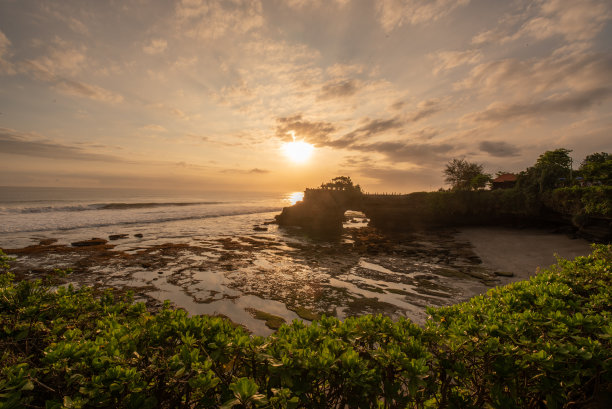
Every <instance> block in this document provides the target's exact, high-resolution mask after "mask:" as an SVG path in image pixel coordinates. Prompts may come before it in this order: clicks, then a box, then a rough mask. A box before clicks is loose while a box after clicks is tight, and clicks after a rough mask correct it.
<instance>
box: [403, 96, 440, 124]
mask: <svg viewBox="0 0 612 409" xmlns="http://www.w3.org/2000/svg"><path fill="white" fill-rule="evenodd" d="M441 110H442V104H441V101H440V99H438V98H431V99H427V100H425V101H421V102H419V103H418V104H417V109H416V111H414V112H411V113H410V114H408V115H407V117H406V121H407V122H417V121H420V120H421V119H425V118H427V117H430V116H432V115H433V114H435V113H437V112H440V111H441Z"/></svg>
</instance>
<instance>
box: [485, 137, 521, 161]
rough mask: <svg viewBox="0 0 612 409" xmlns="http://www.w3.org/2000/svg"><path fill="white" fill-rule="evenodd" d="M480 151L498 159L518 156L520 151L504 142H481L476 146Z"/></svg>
mask: <svg viewBox="0 0 612 409" xmlns="http://www.w3.org/2000/svg"><path fill="white" fill-rule="evenodd" d="M478 147H479V148H480V150H481V151H483V152H486V153H488V154H490V155H492V156H497V157H500V158H504V157H509V156H518V155H519V152H520V149H519V148H517V147H516V146H514V145H512V144H509V143H508V142H504V141H482V142H480V144H479V145H478Z"/></svg>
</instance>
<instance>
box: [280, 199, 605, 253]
mask: <svg viewBox="0 0 612 409" xmlns="http://www.w3.org/2000/svg"><path fill="white" fill-rule="evenodd" d="M346 210H356V211H361V212H363V213H365V215H366V216H367V217H368V218H369V219H370V224H371V225H373V226H376V227H379V228H381V229H385V230H415V229H427V228H431V227H448V226H465V225H517V224H522V225H531V224H542V223H552V224H558V225H568V224H573V225H574V228H575V229H576V230H578V232H579V233H580V232H582V231H584V235H585V236H586V237H588V238H594V239H596V240H598V241H604V242H605V241H609V240H610V238H611V236H612V234H611V232H612V226H611V225H610V219H609V218H607V217H603V218H602V217H599V218H594V217H588V218H587V219H588V223H585V224H584V226H582V225H580V226H579V225H577V224H576V222H575V221H574V219H576V218H577V216H579V215H577V214H565V213H560V212H558V211H555V210H554V209H551V208H550V207H548V206H546V205H545V204H544V203H543V202H542V201H540V200H534V199H532V198H530V197H528V196H527V195H525V193H524V192H521V191H519V190H514V189H506V190H494V191H456V192H428V193H426V192H418V193H411V194H408V195H392V196H387V195H364V194H361V193H360V192H347V191H337V190H325V189H307V190H306V192H305V195H304V200H303V201H302V202H299V203H297V204H295V205H294V206H291V207H285V208H284V209H283V211H282V213H281V214H280V215H278V216H276V220H277V222H278V224H279V225H281V226H301V227H302V228H304V229H305V230H307V231H312V232H323V233H328V232H339V231H341V230H342V223H343V219H344V212H345V211H346ZM589 226H591V228H590V230H587V229H588V228H589ZM591 230H592V231H591Z"/></svg>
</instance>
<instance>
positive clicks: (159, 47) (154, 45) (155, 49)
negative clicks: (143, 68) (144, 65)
mask: <svg viewBox="0 0 612 409" xmlns="http://www.w3.org/2000/svg"><path fill="white" fill-rule="evenodd" d="M167 47H168V42H167V41H166V40H164V39H162V38H160V39H153V40H151V43H149V45H146V46H144V47H143V48H142V51H144V52H145V53H146V54H149V55H155V54H160V53H163V52H164V51H165V50H166V48H167Z"/></svg>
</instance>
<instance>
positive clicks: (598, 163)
mask: <svg viewBox="0 0 612 409" xmlns="http://www.w3.org/2000/svg"><path fill="white" fill-rule="evenodd" d="M578 172H579V173H580V175H581V176H582V177H583V178H584V179H585V180H586V181H589V182H596V183H603V184H604V185H610V184H612V155H610V154H609V153H606V152H596V153H592V154H590V155H587V157H586V158H584V160H583V161H582V163H581V164H580V168H579V169H578Z"/></svg>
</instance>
